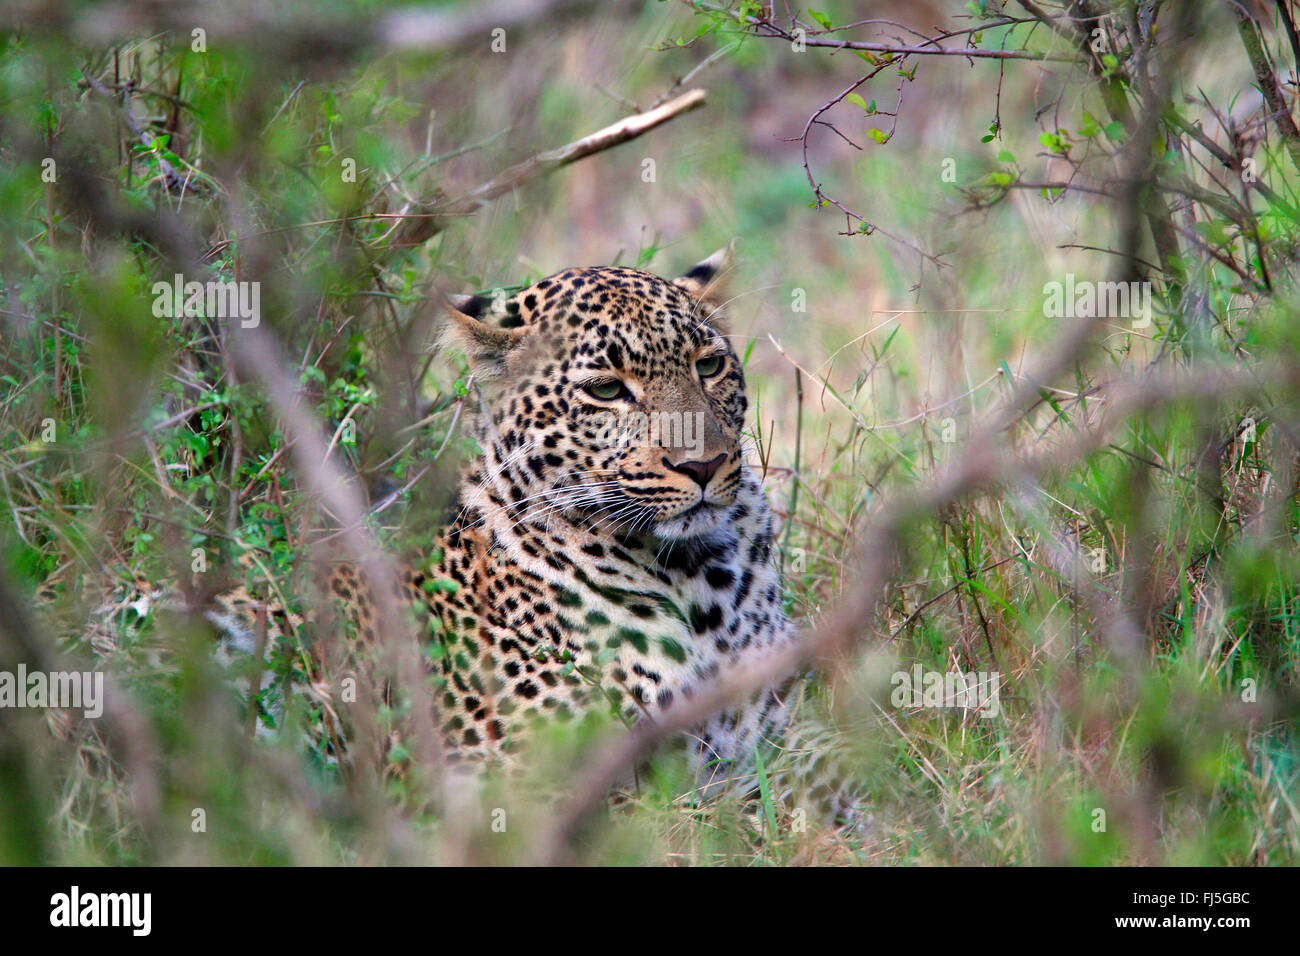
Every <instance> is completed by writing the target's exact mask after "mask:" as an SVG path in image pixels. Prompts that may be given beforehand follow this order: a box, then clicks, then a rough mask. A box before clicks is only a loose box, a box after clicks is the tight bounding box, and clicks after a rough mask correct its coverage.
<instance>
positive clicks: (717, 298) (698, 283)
mask: <svg viewBox="0 0 1300 956" xmlns="http://www.w3.org/2000/svg"><path fill="white" fill-rule="evenodd" d="M735 248H736V240H735V239H732V240H731V241H730V242H729V243H727V244H726V245H725V246H723V247H722V248H721V249H719V250H718V251H717V252H715V253H714V254H713V255H711V256H709V257H708V258H707V259H705V260H704V261H703V262H697V263H696V264H695V265H694V266H693V267H692V268H691V270H690V271H689V272H687V273H686V274H685V275H683V276H679V277H678V278H676V279H674V280H673V285H675V286H678V287H679V288H682V289H685V290H686V292H687V293H689V294H690V295H691V296H692V297H693V298H696V299H698V300H699V301H700V302H701V303H702V304H703V305H704V306H705V308H706V310H707V311H706V313H705V314H706V315H707V314H709V313H720V312H721V309H722V306H723V305H724V304H725V303H726V301H727V285H728V283H727V274H728V271H729V267H730V264H731V254H732V252H733V251H735Z"/></svg>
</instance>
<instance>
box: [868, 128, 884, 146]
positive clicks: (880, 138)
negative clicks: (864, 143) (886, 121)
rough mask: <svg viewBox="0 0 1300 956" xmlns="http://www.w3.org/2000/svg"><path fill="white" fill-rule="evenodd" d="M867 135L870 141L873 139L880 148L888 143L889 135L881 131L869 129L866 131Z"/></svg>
mask: <svg viewBox="0 0 1300 956" xmlns="http://www.w3.org/2000/svg"><path fill="white" fill-rule="evenodd" d="M867 135H868V136H870V137H871V138H872V139H874V140H875V141H876V142H877V143H879V144H880V145H881V146H884V145H885V144H886V143H888V142H889V134H888V133H886V132H885V131H884V130H883V129H869V130H867Z"/></svg>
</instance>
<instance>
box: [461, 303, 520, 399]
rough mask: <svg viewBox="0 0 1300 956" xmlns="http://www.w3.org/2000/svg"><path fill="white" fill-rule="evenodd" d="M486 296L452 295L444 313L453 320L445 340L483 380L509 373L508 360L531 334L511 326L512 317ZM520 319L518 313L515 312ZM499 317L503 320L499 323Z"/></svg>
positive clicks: (515, 324) (512, 324) (516, 325)
mask: <svg viewBox="0 0 1300 956" xmlns="http://www.w3.org/2000/svg"><path fill="white" fill-rule="evenodd" d="M495 304H496V306H497V307H496V308H494V302H493V299H492V298H491V297H490V296H485V295H449V296H447V297H446V298H445V299H444V300H443V309H444V310H445V311H446V312H447V315H448V316H450V317H451V323H450V324H449V325H448V326H447V332H446V335H445V338H446V339H447V340H448V344H450V345H453V346H455V347H457V348H459V349H462V350H463V351H464V352H465V355H466V356H468V358H469V364H470V369H471V371H473V372H474V373H475V374H476V375H478V376H479V377H480V378H491V377H493V376H495V375H497V374H499V373H500V372H502V371H503V370H504V369H505V360H506V356H507V355H508V354H509V353H510V351H511V350H512V349H514V348H515V347H516V346H518V344H519V342H520V341H521V340H522V339H523V337H524V336H525V335H526V334H527V330H526V329H524V328H522V327H520V326H519V325H518V324H517V323H512V322H510V313H509V311H508V310H505V309H503V308H501V307H500V303H495ZM514 314H515V315H518V310H517V309H516V310H515V313H514ZM498 316H501V318H500V319H499V320H498Z"/></svg>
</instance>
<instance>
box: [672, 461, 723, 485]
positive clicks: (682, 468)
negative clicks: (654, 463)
mask: <svg viewBox="0 0 1300 956" xmlns="http://www.w3.org/2000/svg"><path fill="white" fill-rule="evenodd" d="M726 460H727V455H726V453H725V452H722V453H719V454H717V455H715V456H714V457H712V458H710V459H709V460H708V461H679V462H677V463H676V464H673V463H672V462H671V461H669V460H668V459H667V458H665V459H664V464H665V465H667V466H668V467H669V468H671V469H672V470H673V471H679V472H681V473H682V474H683V475H690V476H691V478H692V479H694V481H695V483H696V484H697V485H699V486H700V489H701V490H703V489H705V488H707V487H709V480H710V479H711V478H712V477H713V476H714V475H716V474H717V473H718V469H719V468H721V467H722V463H723V462H724V461H726Z"/></svg>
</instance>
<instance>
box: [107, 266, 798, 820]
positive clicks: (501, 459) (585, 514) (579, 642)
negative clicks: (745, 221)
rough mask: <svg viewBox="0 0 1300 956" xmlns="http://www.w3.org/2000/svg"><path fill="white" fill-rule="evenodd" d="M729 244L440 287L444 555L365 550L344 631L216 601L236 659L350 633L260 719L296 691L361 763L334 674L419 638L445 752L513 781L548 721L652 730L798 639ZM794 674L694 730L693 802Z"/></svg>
mask: <svg viewBox="0 0 1300 956" xmlns="http://www.w3.org/2000/svg"><path fill="white" fill-rule="evenodd" d="M734 245H735V244H734V242H733V243H732V244H731V245H729V246H727V247H725V248H723V249H721V250H719V251H718V252H716V253H714V254H713V255H711V256H709V257H708V258H706V259H704V260H703V261H701V262H699V263H697V264H696V265H694V266H693V267H692V268H690V269H689V270H688V271H686V272H685V273H683V274H681V275H679V276H677V277H676V278H673V279H666V278H662V277H660V276H657V275H655V274H652V273H650V272H648V271H644V270H641V269H636V268H628V267H622V266H590V267H574V268H568V269H564V270H562V271H560V272H556V273H554V274H552V275H549V276H547V277H545V278H542V279H540V280H539V281H536V282H534V283H532V284H530V285H527V286H526V287H522V288H519V289H518V290H517V291H515V292H514V294H513V295H509V296H507V295H505V294H503V293H496V294H492V295H482V294H471V295H454V296H446V297H443V301H442V310H443V312H444V313H445V317H446V322H445V328H444V330H443V334H442V340H441V342H440V343H439V348H440V349H445V350H450V351H452V352H459V353H462V354H463V355H464V359H465V362H466V366H465V370H466V375H465V379H464V381H465V387H464V395H463V397H462V406H463V414H462V415H461V416H460V421H461V427H462V430H463V432H464V433H465V435H466V436H467V437H468V438H469V439H470V440H471V442H472V446H473V447H474V448H475V449H476V453H474V454H472V455H471V456H469V457H468V460H467V461H466V462H465V464H464V465H463V467H462V468H461V469H460V472H459V478H458V481H457V482H456V487H455V492H454V495H453V496H452V503H451V507H450V509H449V511H448V514H447V517H446V519H445V522H444V524H443V525H442V526H441V527H440V529H439V530H438V531H437V532H436V533H435V534H433V535H432V536H430V541H429V544H428V546H427V547H424V548H422V549H421V552H420V554H419V555H417V556H415V557H413V558H411V559H410V560H408V561H406V562H405V563H403V564H399V565H397V566H396V568H395V569H394V571H395V573H393V574H391V575H388V580H386V581H385V582H384V584H385V587H383V588H381V587H380V586H379V585H378V583H377V581H376V580H375V579H374V577H373V576H372V575H371V574H369V573H368V569H367V567H366V566H365V565H364V564H363V563H361V562H357V561H349V560H338V561H330V562H327V564H326V565H325V566H324V567H316V568H314V570H313V574H312V580H311V581H310V582H309V584H307V585H305V586H304V589H305V590H311V591H314V592H315V593H316V594H317V595H319V596H323V597H325V598H327V599H328V601H325V602H317V604H318V605H320V604H325V603H329V604H332V606H333V613H332V614H331V620H329V621H326V620H322V619H320V616H318V615H317V614H316V613H315V612H314V611H312V610H311V609H305V610H302V609H300V608H299V607H295V606H294V602H292V601H286V600H284V596H283V595H282V594H276V595H266V594H253V593H250V591H249V590H248V589H247V588H245V587H242V586H240V587H236V588H233V589H231V590H228V591H221V592H217V593H214V594H210V595H209V596H208V597H207V598H205V599H204V600H203V602H202V603H203V606H202V608H201V609H200V613H201V616H202V617H203V618H205V619H206V620H207V622H208V623H209V624H210V625H211V626H212V627H213V628H214V629H215V630H216V631H217V633H218V634H219V635H220V638H221V646H222V649H223V650H222V653H223V655H224V656H226V657H229V655H230V654H232V653H234V654H236V655H238V654H241V653H242V654H243V655H244V656H245V657H247V656H249V655H252V654H255V653H262V654H265V653H266V652H267V649H268V648H269V647H270V646H272V645H274V644H276V643H277V642H285V643H294V642H297V641H298V639H299V634H300V632H304V631H305V632H310V631H312V629H315V630H316V631H321V632H337V631H338V630H340V629H341V630H344V631H346V632H347V633H348V634H349V635H350V638H351V644H350V646H351V648H352V651H350V652H345V653H343V654H337V653H335V654H333V655H331V654H330V653H329V652H328V650H327V648H328V645H329V644H330V642H329V641H326V640H317V641H316V643H315V645H314V647H313V654H312V658H311V668H309V669H310V670H312V671H313V674H312V679H310V680H308V681H306V682H303V683H295V684H294V685H293V686H292V687H291V688H289V690H288V692H286V691H285V689H284V688H283V687H280V686H275V687H268V688H266V689H265V690H261V689H260V684H257V685H254V686H252V687H244V688H243V690H244V691H245V693H246V694H247V696H248V698H249V700H250V701H252V702H253V703H254V705H255V706H257V707H262V708H263V709H265V708H266V707H267V706H268V700H269V699H270V697H271V696H272V695H279V699H278V700H277V701H275V702H274V703H273V704H272V705H271V706H273V708H278V711H277V713H276V714H274V715H264V716H267V717H268V719H267V720H266V721H265V725H269V726H276V725H279V724H280V722H281V717H282V716H283V710H284V708H285V706H286V699H285V698H286V697H290V696H294V695H300V696H302V697H304V698H305V699H307V700H308V701H309V702H310V703H311V704H312V705H313V706H314V707H315V710H316V711H317V712H318V714H319V718H318V719H319V726H318V728H317V730H318V732H319V736H321V737H323V738H324V739H325V741H326V744H327V748H328V750H329V751H330V753H331V754H332V755H333V756H334V757H339V758H346V757H347V751H348V747H349V746H350V743H349V741H348V739H347V738H348V737H349V728H348V727H347V724H348V720H347V718H346V710H347V709H346V708H344V707H342V706H341V704H340V700H339V694H338V692H337V685H338V683H339V678H340V677H341V676H342V675H344V674H346V673H349V672H350V670H351V669H352V668H353V667H354V666H355V667H356V669H358V670H359V669H362V668H363V667H364V665H358V662H359V661H363V660H365V658H366V657H367V653H368V652H373V651H374V650H375V649H382V648H385V647H391V646H393V645H394V644H395V643H396V644H401V643H403V642H405V643H406V644H407V645H410V644H414V645H415V646H417V647H418V648H419V649H420V650H421V651H422V652H423V653H422V655H421V657H420V659H421V660H422V661H423V662H424V665H425V667H426V668H427V670H428V675H427V676H428V677H429V678H430V683H431V686H432V688H433V689H434V693H433V694H432V695H431V696H432V697H433V700H432V701H431V702H429V703H431V705H432V710H433V711H434V713H433V714H432V715H430V716H431V718H432V720H433V721H436V723H435V724H434V727H435V729H436V731H437V733H438V734H439V736H440V737H441V743H442V747H441V753H442V756H443V758H445V760H446V762H447V763H448V764H449V765H451V766H452V767H453V768H454V769H456V770H458V771H460V772H462V773H463V774H469V775H473V774H478V773H481V772H484V771H486V770H487V769H488V768H492V767H504V768H506V769H507V770H511V769H517V768H519V767H520V766H521V765H523V764H524V763H525V762H526V760H527V756H528V749H529V748H528V741H529V739H530V737H531V736H532V735H533V734H534V733H535V732H536V730H537V728H538V727H539V726H541V725H547V724H555V723H567V722H573V721H581V720H583V719H584V718H585V717H588V716H590V715H592V714H601V715H604V716H605V717H606V718H608V717H611V716H612V717H613V718H615V719H616V720H618V721H621V722H623V723H625V724H628V725H633V726H635V725H637V724H640V723H641V722H643V721H654V720H656V718H657V717H658V716H659V715H661V714H665V713H667V712H668V711H669V710H670V709H671V708H673V707H674V706H676V705H682V704H689V702H690V701H692V700H693V699H694V698H696V697H697V696H699V695H703V694H706V693H707V692H709V691H710V690H711V689H713V688H714V687H715V686H716V685H717V683H718V682H719V681H721V680H723V679H724V678H725V677H726V676H727V675H728V674H729V673H731V672H732V671H733V670H735V669H738V668H742V667H745V666H747V665H755V664H759V663H760V662H762V661H763V660H764V659H765V658H768V657H770V656H775V655H777V654H779V653H780V652H781V651H782V650H785V649H787V648H789V646H790V644H791V642H793V641H794V640H795V639H796V632H795V629H794V627H793V625H792V624H791V621H790V619H789V617H788V615H787V613H786V611H785V603H784V600H785V595H784V593H783V588H782V584H781V567H780V556H779V548H778V544H777V537H776V534H777V527H776V517H775V515H774V513H773V510H772V508H771V506H770V505H769V502H768V499H767V496H766V493H765V491H764V488H763V484H762V481H761V479H760V475H759V473H758V472H757V471H756V468H755V466H754V465H753V464H752V463H751V462H750V460H749V459H750V456H749V451H750V449H751V448H752V442H751V441H750V439H749V438H748V437H747V434H746V431H745V428H746V416H747V414H748V411H749V399H748V395H747V388H746V381H745V375H744V368H743V363H742V361H741V359H740V357H739V356H738V355H737V353H736V350H735V349H734V348H733V346H732V344H731V343H732V338H733V337H734V336H733V334H732V332H731V321H730V317H729V314H728V313H729V310H728V304H729V300H728V298H727V295H726V289H727V282H726V278H727V274H728V271H729V269H730V265H729V263H730V260H731V257H732V250H733V248H734ZM253 570H254V569H252V568H249V571H250V572H252V571H253ZM250 576H256V575H251V574H250ZM388 589H391V590H388ZM307 603H308V602H306V601H303V602H301V604H302V605H303V606H304V607H305V606H306V605H307ZM394 606H395V607H396V611H397V613H392V609H393V607H394ZM165 607H172V608H173V609H181V610H184V611H186V613H189V614H191V615H193V614H194V612H195V607H194V600H193V596H192V595H190V596H181V595H179V594H178V593H177V592H176V589H172V591H171V592H167V591H164V590H160V589H158V588H146V589H144V590H142V589H140V588H136V587H127V588H125V590H124V591H123V593H121V594H117V595H115V597H114V599H113V600H111V601H108V602H107V603H106V604H105V609H106V610H105V611H104V613H103V614H100V615H98V621H97V623H96V624H95V625H94V626H93V627H92V629H91V633H89V639H90V643H91V645H92V646H94V647H96V648H100V649H103V648H109V647H111V645H112V644H113V641H114V638H113V630H114V628H115V626H119V625H120V621H121V620H122V618H123V614H124V613H125V612H124V609H127V608H130V609H132V611H133V614H132V615H131V616H132V617H134V618H136V619H140V618H143V617H147V616H148V615H149V614H150V613H153V609H156V608H165ZM300 610H302V613H300ZM110 620H111V621H116V622H118V624H117V625H115V624H111V623H109V622H110ZM340 625H341V628H340ZM317 637H318V638H319V637H320V635H319V634H317ZM358 649H360V651H358ZM372 656H373V654H372ZM244 673H247V669H245V671H244ZM258 680H260V678H258ZM792 685H793V679H792V678H791V677H789V676H788V675H787V676H785V677H782V678H780V679H779V680H778V679H775V678H774V680H773V681H772V682H770V683H768V684H765V685H763V686H761V687H759V688H757V689H756V690H754V691H752V692H751V693H750V694H749V695H748V696H747V697H746V698H744V699H743V700H740V701H739V702H736V703H733V704H732V705H730V706H728V707H727V708H725V709H723V710H721V711H720V712H718V713H716V714H714V715H713V716H711V717H709V718H707V719H705V720H703V721H702V722H701V723H699V724H698V725H696V726H693V727H691V728H689V729H688V730H687V731H686V732H685V733H684V734H682V735H681V737H680V739H679V740H678V741H677V744H678V747H679V749H681V750H684V751H685V753H686V756H687V763H688V775H689V778H690V780H691V781H692V785H693V792H694V793H695V795H696V796H697V797H698V798H699V799H701V800H703V801H711V800H715V799H716V798H718V797H719V796H721V795H724V794H737V795H741V796H745V795H748V796H752V795H753V793H754V792H755V785H756V775H755V771H756V767H757V766H758V761H759V759H760V757H759V754H760V752H761V751H762V750H763V749H764V748H772V747H775V746H778V745H779V744H780V742H781V739H782V736H783V734H785V733H786V732H787V731H788V729H789V728H788V723H789V696H790V692H791V688H792ZM259 695H260V697H259ZM254 698H259V700H254ZM263 726H264V725H263V723H259V730H261V729H263Z"/></svg>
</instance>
